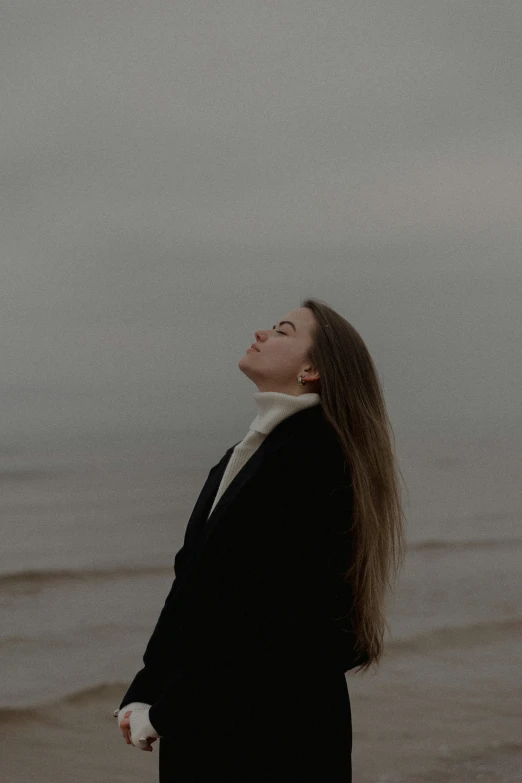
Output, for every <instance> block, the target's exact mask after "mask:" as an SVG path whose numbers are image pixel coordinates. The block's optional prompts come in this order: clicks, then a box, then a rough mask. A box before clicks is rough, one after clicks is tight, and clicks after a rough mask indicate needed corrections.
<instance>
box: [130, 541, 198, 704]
mask: <svg viewBox="0 0 522 783" xmlns="http://www.w3.org/2000/svg"><path fill="white" fill-rule="evenodd" d="M183 558H184V547H183V546H182V547H181V549H180V550H179V551H178V552H177V553H176V556H175V559H174V573H175V574H176V573H179V570H180V568H182V563H183ZM178 587H179V582H178V580H177V577H176V575H175V576H174V580H173V582H172V585H171V588H170V590H169V593H168V595H167V597H166V599H165V601H164V604H163V608H162V610H161V612H160V615H159V618H158V620H157V622H156V626H155V628H154V631H153V632H152V635H151V637H150V639H149V642H148V644H147V647H146V649H145V652H144V654H143V664H144V666H143V668H141V669H140V670H139V672H138V673H137V674H136V676H135V677H134V679H133V681H132V682H131V684H130V685H129V687H128V689H127V692H126V693H125V695H124V697H123V699H122V700H121V702H120V706H119V709H120V710H121V709H122V708H123V707H124V706H125V705H126V704H128V703H129V702H133V701H138V702H145V703H147V704H152V702H154V701H156V699H158V698H159V697H160V695H161V693H162V692H163V691H164V689H165V686H166V683H168V681H169V679H170V666H169V663H170V660H169V649H170V647H171V645H170V644H169V642H171V643H172V644H174V643H175V626H173V624H172V618H171V612H170V607H171V604H172V601H173V598H174V595H175V594H176V592H177V590H178Z"/></svg>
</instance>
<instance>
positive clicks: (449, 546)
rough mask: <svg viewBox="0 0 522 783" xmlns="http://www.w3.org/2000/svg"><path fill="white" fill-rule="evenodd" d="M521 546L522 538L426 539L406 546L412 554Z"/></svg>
mask: <svg viewBox="0 0 522 783" xmlns="http://www.w3.org/2000/svg"><path fill="white" fill-rule="evenodd" d="M519 546H522V538H475V539H454V540H452V541H444V540H440V539H428V540H426V541H415V542H412V543H410V544H408V549H411V550H412V551H414V552H424V551H436V550H453V549H455V550H458V549H470V550H473V549H495V548H498V549H503V548H506V547H507V548H509V549H511V548H513V547H519Z"/></svg>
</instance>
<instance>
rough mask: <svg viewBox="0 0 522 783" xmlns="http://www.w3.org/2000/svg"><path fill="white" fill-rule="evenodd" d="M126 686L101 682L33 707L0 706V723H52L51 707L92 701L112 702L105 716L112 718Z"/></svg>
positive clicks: (124, 683)
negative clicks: (110, 708)
mask: <svg viewBox="0 0 522 783" xmlns="http://www.w3.org/2000/svg"><path fill="white" fill-rule="evenodd" d="M128 687H129V682H112V683H102V684H101V685H94V686H91V687H89V688H82V689H81V690H79V691H73V693H69V694H67V695H66V696H62V697H61V698H59V699H55V700H53V701H48V702H45V703H42V704H39V705H37V706H34V707H1V708H0V725H2V724H3V723H12V722H13V721H16V723H30V722H38V723H54V722H55V721H54V719H53V717H52V716H50V714H49V711H50V710H52V708H53V707H61V708H63V707H64V705H68V704H69V705H71V706H82V705H88V704H90V703H92V702H93V701H110V702H111V703H112V704H114V708H113V709H112V710H109V711H108V712H107V717H108V718H109V717H110V718H112V717H113V715H112V713H113V711H114V709H116V707H118V706H119V704H120V702H121V700H122V698H123V696H124V695H125V693H126V691H127V688H128Z"/></svg>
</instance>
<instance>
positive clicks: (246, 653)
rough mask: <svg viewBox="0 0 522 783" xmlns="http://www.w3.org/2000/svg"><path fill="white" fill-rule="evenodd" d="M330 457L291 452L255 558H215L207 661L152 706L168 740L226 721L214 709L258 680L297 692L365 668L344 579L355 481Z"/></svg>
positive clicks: (201, 613)
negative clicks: (192, 726) (191, 727)
mask: <svg viewBox="0 0 522 783" xmlns="http://www.w3.org/2000/svg"><path fill="white" fill-rule="evenodd" d="M322 447H323V443H322V442H320V441H317V442H314V441H310V442H309V443H307V444H306V448H305V449H303V448H301V447H299V448H297V447H296V445H294V444H292V443H291V442H290V443H287V444H285V446H284V447H282V448H281V449H280V450H279V451H278V453H277V459H274V460H273V461H272V462H271V465H270V467H269V469H268V470H267V471H266V472H264V473H263V485H264V486H265V487H266V492H265V493H264V497H263V499H262V500H259V502H258V503H257V504H255V508H254V507H253V508H252V516H251V517H249V519H248V525H249V526H250V527H251V528H255V529H257V530H258V531H260V533H259V535H258V538H253V539H252V540H251V542H248V539H247V538H245V539H244V541H243V544H245V545H246V544H247V543H250V548H248V546H245V551H244V553H243V554H244V556H243V557H239V555H238V554H237V552H236V556H235V557H234V559H233V561H231V562H230V565H229V563H228V562H227V563H225V562H224V561H223V559H222V555H223V550H220V551H219V554H218V552H217V551H216V553H214V554H215V556H214V557H212V556H211V554H212V553H211V554H209V555H208V559H207V560H206V562H205V568H204V569H202V576H201V580H202V582H201V584H200V587H199V591H198V592H199V596H200V597H199V604H198V611H196V612H195V616H194V618H193V624H194V626H198V630H197V633H196V634H195V638H197V640H198V641H197V643H195V644H194V650H195V653H196V654H199V653H198V652H197V651H198V650H202V651H208V653H207V655H208V660H207V661H206V662H205V663H206V665H205V666H204V667H200V668H197V667H195V668H194V669H190V670H185V671H183V669H182V668H178V669H177V671H176V676H175V677H174V678H173V679H172V680H171V681H170V683H169V685H168V686H167V687H166V688H165V690H164V691H163V692H162V694H161V695H160V696H159V698H158V699H157V700H156V701H155V702H154V703H153V704H152V706H151V708H150V711H149V719H150V721H151V723H152V725H153V726H154V728H155V729H156V730H157V731H158V733H159V734H160V736H170V735H172V736H174V735H175V734H176V732H177V725H176V724H177V722H178V721H182V722H183V721H185V720H187V719H188V720H189V721H190V719H191V718H192V719H193V720H194V721H195V723H196V724H197V721H198V715H201V713H202V712H204V713H205V714H206V718H207V719H209V720H219V718H220V716H219V711H218V712H216V714H213V715H212V714H209V708H211V705H219V704H220V703H223V701H224V700H225V701H227V702H228V703H230V702H231V701H232V700H233V699H234V698H236V696H237V695H238V694H237V693H236V688H240V687H241V688H243V689H244V683H245V682H247V683H248V682H249V680H250V679H252V676H253V673H255V675H254V676H255V680H256V682H257V685H258V686H259V683H260V682H266V684H267V688H268V689H270V688H274V687H276V688H277V686H274V683H280V684H282V685H283V687H285V688H287V687H289V685H288V684H289V683H292V682H293V683H295V687H296V688H298V687H299V685H300V683H301V682H302V678H303V677H306V676H307V674H308V673H309V672H310V671H311V670H314V671H321V669H322V670H324V669H325V667H326V668H328V667H335V669H336V670H337V671H340V670H342V671H344V672H345V671H347V670H349V669H350V668H353V667H355V666H357V665H360V663H362V662H363V661H362V659H361V658H359V659H356V658H355V656H354V652H353V650H354V642H355V635H354V633H353V629H352V627H351V622H350V609H351V588H350V585H349V582H346V581H343V580H342V578H341V576H342V573H343V572H344V571H346V570H347V568H348V565H349V559H350V555H351V538H350V522H351V508H352V495H351V481H350V477H349V475H348V474H347V473H346V472H345V470H344V469H343V465H342V464H340V463H339V459H340V457H339V453H338V452H331V451H328V452H327V453H326V454H325V453H324V451H323V449H322ZM246 523H247V520H245V525H246ZM247 527H248V526H247ZM241 529H246V528H243V527H241ZM245 535H246V534H245ZM231 546H233V544H231ZM209 550H211V547H210V546H209ZM225 550H226V548H225ZM214 563H215V565H214ZM232 563H233V564H232ZM205 580H206V581H205ZM239 683H241V686H240V685H239ZM242 698H244V695H243V697H242ZM238 703H239V702H238Z"/></svg>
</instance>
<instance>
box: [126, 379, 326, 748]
mask: <svg viewBox="0 0 522 783" xmlns="http://www.w3.org/2000/svg"><path fill="white" fill-rule="evenodd" d="M254 402H255V404H256V406H257V410H258V413H257V416H256V417H255V419H254V421H253V422H252V424H251V425H250V427H249V429H248V432H247V434H246V435H245V437H244V438H243V440H242V441H241V442H240V443H238V444H237V445H236V446H235V447H234V451H233V452H232V455H231V457H230V459H229V461H228V463H227V467H226V469H225V472H224V474H223V478H222V479H221V482H220V484H219V487H218V491H217V493H216V497H215V498H214V503H213V504H212V508H211V509H210V512H209V516H210V514H211V513H212V511H213V510H214V507H215V506H216V504H217V502H218V501H219V499H220V497H221V495H222V494H223V492H224V491H225V490H226V488H227V487H228V485H229V484H230V482H231V481H232V480H233V479H234V478H235V476H237V474H238V473H239V471H240V470H241V468H242V467H243V465H245V463H246V462H247V461H248V460H249V459H250V457H251V456H252V454H253V453H254V452H255V451H256V450H257V449H258V448H259V446H260V445H261V444H262V442H263V441H264V439H265V438H266V436H267V435H268V434H269V433H270V432H272V430H273V429H274V428H275V427H277V425H278V424H280V423H281V422H282V421H283V419H286V418H287V416H291V415H292V414H293V413H297V412H298V411H300V410H303V409H304V408H310V407H312V406H313V405H319V404H320V402H321V398H320V396H319V395H318V394H315V393H313V392H311V393H305V394H299V395H297V396H295V395H293V394H283V393H282V392H272V391H268V392H255V393H254ZM150 706H151V705H150V704H144V703H143V702H131V703H130V704H126V705H125V706H124V707H122V708H121V710H120V711H119V712H116V711H115V716H116V715H117V716H118V724H120V723H121V721H122V719H123V716H124V715H125V713H126V712H127V711H128V710H133V711H135V712H134V714H131V716H130V719H131V731H133V723H136V727H135V728H136V730H137V731H139V735H140V736H144V737H157V736H158V733H157V731H156V730H155V729H154V727H153V726H152V725H151V723H150V722H149V707H150ZM138 716H139V717H138ZM132 740H133V744H136V746H137V745H138V742H137V740H138V737H134V731H133V737H132Z"/></svg>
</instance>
